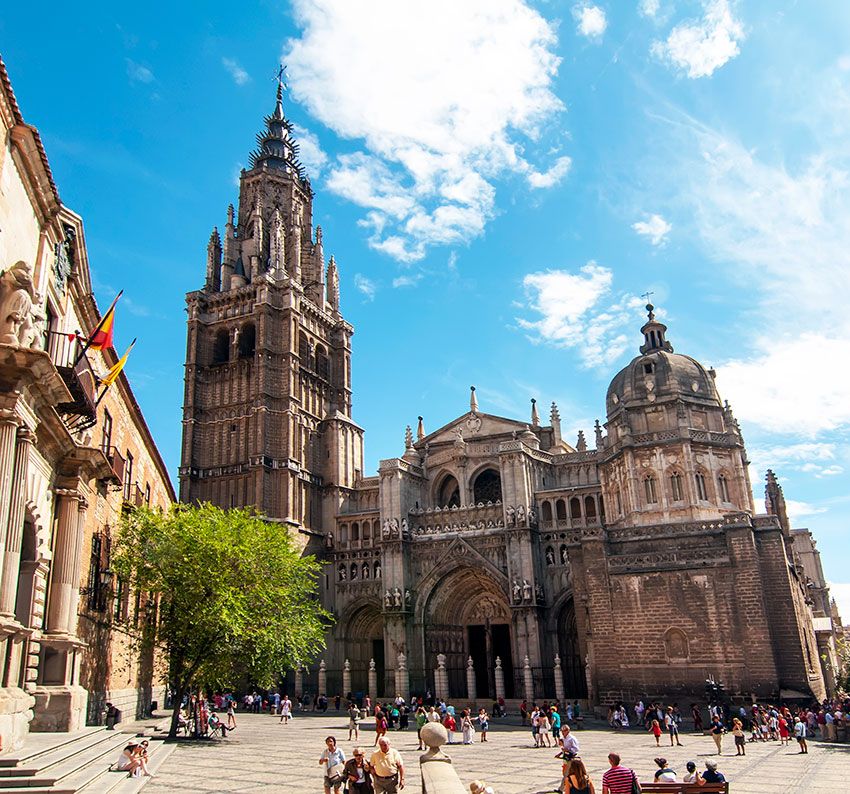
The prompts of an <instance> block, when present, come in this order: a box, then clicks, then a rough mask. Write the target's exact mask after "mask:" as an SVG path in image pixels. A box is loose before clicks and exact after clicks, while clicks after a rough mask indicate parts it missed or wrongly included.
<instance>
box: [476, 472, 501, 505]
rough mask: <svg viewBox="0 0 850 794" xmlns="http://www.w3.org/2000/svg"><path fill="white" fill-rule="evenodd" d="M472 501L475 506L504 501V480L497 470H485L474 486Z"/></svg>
mask: <svg viewBox="0 0 850 794" xmlns="http://www.w3.org/2000/svg"><path fill="white" fill-rule="evenodd" d="M472 501H473V502H475V504H479V503H482V502H483V503H484V504H487V502H501V501H502V478H501V477H500V476H499V472H497V471H496V470H495V469H484V471H482V472H481V473H480V474H479V475H478V476H477V477H476V478H475V482H474V483H473V485H472Z"/></svg>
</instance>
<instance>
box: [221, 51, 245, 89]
mask: <svg viewBox="0 0 850 794" xmlns="http://www.w3.org/2000/svg"><path fill="white" fill-rule="evenodd" d="M221 65H222V66H223V67H224V68H225V69H227V71H228V72H229V73H230V76H231V77H232V78H233V82H234V83H236V85H245V84H246V83H248V82H250V80H251V75H249V74H248V72H246V71H245V70H244V69H243V68H242V67H241V66H240V65H239V62H238V61H237V60H236V59H235V58H222V59H221Z"/></svg>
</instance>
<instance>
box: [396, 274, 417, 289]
mask: <svg viewBox="0 0 850 794" xmlns="http://www.w3.org/2000/svg"><path fill="white" fill-rule="evenodd" d="M421 280H422V274H421V273H417V274H416V275H410V276H396V278H394V279H393V286H394V287H396V288H398V287H415V286H416V285H417V284H418V283H419V282H420V281H421Z"/></svg>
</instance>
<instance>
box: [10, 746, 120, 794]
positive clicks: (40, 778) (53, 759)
mask: <svg viewBox="0 0 850 794" xmlns="http://www.w3.org/2000/svg"><path fill="white" fill-rule="evenodd" d="M129 738H130V737H129V736H128V735H127V734H120V733H119V734H114V733H111V732H110V733H105V732H104V734H102V738H100V739H99V740H98V741H95V742H91V743H89V744H87V745H85V746H84V747H78V744H77V743H72V744H65V745H62V746H61V747H60V748H58V749H57V750H56V751H55V752H54V753H48V754H44V755H43V756H42V759H44V760H47V761H48V763H46V764H44V765H41V764H39V766H38V768H37V771H36V773H35V774H31V773H30V768H27V770H26V772H27V774H25V775H21V776H14V777H11V776H7V777H2V778H0V791H2V792H6V791H8V790H9V789H11V788H19V787H27V788H29V789H33V788H41V789H45V788H48V789H49V788H51V787H53V786H55V785H56V783H57V782H59V781H61V782H62V784H63V786H64V780H65V779H66V778H68V776H69V775H72V774H73V773H75V772H77V771H78V770H81V769H85V768H87V767H88V766H89V765H90V764H93V763H95V762H97V765H98V768H102V767H104V766H105V767H107V768H108V767H109V764H111V763H112V762H113V761H114V760H115V759H117V757H118V753H119V752H120V750H121V748H122V747H123V746H124V745H125V743H126V742H127V740H128V739H129Z"/></svg>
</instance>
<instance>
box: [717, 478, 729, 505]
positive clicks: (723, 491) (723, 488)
mask: <svg viewBox="0 0 850 794" xmlns="http://www.w3.org/2000/svg"><path fill="white" fill-rule="evenodd" d="M717 488H718V490H719V491H720V501H721V502H731V501H732V500H731V499H730V498H729V482H728V480H727V479H726V475H725V474H721V475H720V476H719V477H718V478H717Z"/></svg>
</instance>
